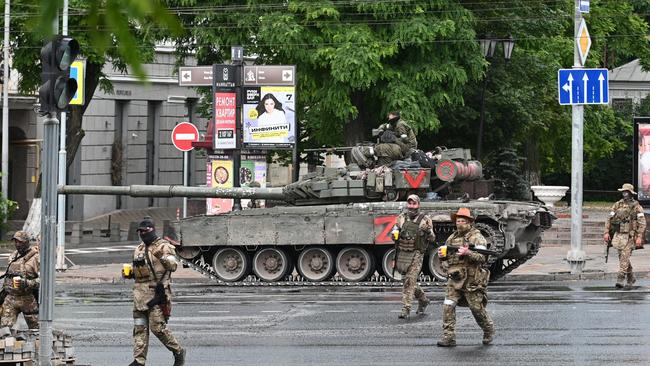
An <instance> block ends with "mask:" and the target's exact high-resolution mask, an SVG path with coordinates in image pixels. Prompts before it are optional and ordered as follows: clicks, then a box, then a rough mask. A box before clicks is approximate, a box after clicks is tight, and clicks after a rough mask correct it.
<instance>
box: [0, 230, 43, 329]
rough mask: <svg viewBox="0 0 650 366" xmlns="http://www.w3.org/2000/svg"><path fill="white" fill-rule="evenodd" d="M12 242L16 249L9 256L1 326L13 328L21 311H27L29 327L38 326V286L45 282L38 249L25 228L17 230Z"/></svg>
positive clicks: (26, 316)
mask: <svg viewBox="0 0 650 366" xmlns="http://www.w3.org/2000/svg"><path fill="white" fill-rule="evenodd" d="M11 241H12V242H13V243H14V245H15V246H16V251H15V252H13V253H12V254H11V256H9V262H8V263H9V265H8V267H7V272H6V275H5V278H4V284H3V287H2V289H3V291H4V292H5V293H6V295H7V297H6V298H5V299H4V303H3V304H2V320H1V321H0V326H1V327H10V328H11V327H13V326H14V324H16V319H17V317H18V314H19V313H23V316H24V317H25V321H26V322H27V326H28V327H29V329H38V287H39V286H40V284H41V281H40V279H39V271H40V267H41V261H40V258H39V255H38V249H37V248H35V247H34V248H32V247H30V246H29V235H28V234H27V233H26V232H24V231H16V233H15V234H14V236H13V237H12V238H11ZM14 278H15V279H14Z"/></svg>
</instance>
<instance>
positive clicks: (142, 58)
mask: <svg viewBox="0 0 650 366" xmlns="http://www.w3.org/2000/svg"><path fill="white" fill-rule="evenodd" d="M62 3H63V1H62V0H15V1H12V3H11V11H12V19H11V24H10V26H11V30H12V31H11V40H10V42H11V45H12V48H11V51H10V52H11V57H12V62H13V65H12V67H13V68H14V69H16V70H17V71H18V72H19V73H20V75H21V79H20V84H19V90H20V91H21V92H22V93H25V94H31V93H34V92H35V91H36V90H38V87H39V85H40V83H41V80H40V72H41V70H40V67H34V65H35V64H37V63H38V62H39V61H40V48H41V46H42V45H43V42H44V40H47V39H49V37H50V36H51V35H52V33H53V23H54V20H55V18H56V14H57V11H60V9H61V5H62ZM35 9H39V10H38V11H37V10H35ZM69 13H70V16H69V35H70V36H71V37H73V38H75V39H76V40H77V41H78V42H79V44H80V46H81V55H82V57H84V58H85V59H86V69H85V81H84V82H85V95H84V98H85V101H84V105H82V106H70V113H69V114H68V118H69V122H68V124H67V131H66V133H67V136H68V139H67V140H66V150H67V166H68V167H69V166H70V164H72V161H73V160H74V157H75V155H76V153H77V150H78V148H79V146H80V144H81V140H82V139H83V137H84V131H83V128H82V118H83V114H84V112H85V110H86V108H87V107H88V105H89V103H90V101H91V100H92V98H93V95H94V93H95V90H96V89H97V87H100V88H102V89H103V90H104V91H111V90H112V86H111V84H110V82H109V80H108V79H107V78H106V75H105V74H104V72H103V67H104V65H105V64H106V63H107V62H110V63H111V65H112V66H113V68H115V69H116V70H118V71H120V72H127V71H128V72H131V73H133V74H135V75H136V76H138V77H139V78H140V79H141V80H143V82H144V81H145V80H146V75H145V72H144V68H143V67H142V64H143V63H145V62H149V61H151V60H152V59H153V55H154V45H155V42H156V41H157V40H159V38H158V36H159V32H160V29H161V28H162V29H166V30H167V31H168V32H169V33H170V34H175V35H180V34H182V29H181V27H180V24H179V23H178V21H177V20H176V18H175V17H174V16H173V15H172V14H170V13H169V12H167V11H166V10H165V7H164V6H163V5H162V4H161V3H160V2H158V1H157V0H106V1H104V0H71V1H70V11H69ZM38 186H39V187H40V179H39V182H38ZM36 192H37V194H40V189H39V188H37V190H36Z"/></svg>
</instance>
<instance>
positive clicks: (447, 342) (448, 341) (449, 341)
mask: <svg viewBox="0 0 650 366" xmlns="http://www.w3.org/2000/svg"><path fill="white" fill-rule="evenodd" d="M436 344H437V345H438V347H456V340H455V339H453V338H447V337H443V338H442V339H441V340H439V341H438V343H436Z"/></svg>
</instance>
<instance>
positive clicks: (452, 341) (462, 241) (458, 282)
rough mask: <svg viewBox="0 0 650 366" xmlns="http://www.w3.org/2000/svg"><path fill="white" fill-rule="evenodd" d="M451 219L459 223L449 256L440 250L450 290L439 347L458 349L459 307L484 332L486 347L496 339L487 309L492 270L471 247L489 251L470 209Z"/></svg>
mask: <svg viewBox="0 0 650 366" xmlns="http://www.w3.org/2000/svg"><path fill="white" fill-rule="evenodd" d="M451 219H452V221H454V222H455V223H456V231H454V232H453V233H452V234H451V235H450V236H449V238H447V242H446V243H445V245H446V246H447V255H446V256H445V255H444V254H445V253H443V249H438V256H439V257H440V259H441V260H443V261H446V262H447V264H448V265H449V267H448V270H447V291H446V294H445V301H444V303H443V305H442V331H443V336H442V339H441V340H440V341H438V346H440V347H454V346H456V333H455V330H456V305H459V306H468V307H469V308H470V310H471V311H472V315H473V316H474V319H475V320H476V323H478V325H479V326H480V327H481V329H483V344H486V345H487V344H490V343H491V342H492V339H493V337H494V323H493V322H492V319H490V315H489V314H488V312H487V310H485V306H486V305H487V283H488V279H489V278H490V271H488V270H487V269H485V268H483V264H484V263H485V262H486V258H485V256H483V255H482V254H479V253H477V252H475V251H472V250H471V248H470V246H472V247H475V248H477V249H487V241H486V240H485V238H484V237H483V235H482V234H481V232H480V231H479V230H478V229H476V228H475V227H473V225H472V224H473V222H474V217H473V216H472V214H471V212H470V210H469V209H468V208H460V209H459V210H458V212H457V213H455V214H452V215H451ZM456 248H457V250H456Z"/></svg>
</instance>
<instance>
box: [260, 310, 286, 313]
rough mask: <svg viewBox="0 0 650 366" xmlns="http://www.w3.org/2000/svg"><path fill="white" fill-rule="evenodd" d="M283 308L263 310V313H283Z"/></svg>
mask: <svg viewBox="0 0 650 366" xmlns="http://www.w3.org/2000/svg"><path fill="white" fill-rule="evenodd" d="M282 312H283V311H281V310H262V313H282Z"/></svg>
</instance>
